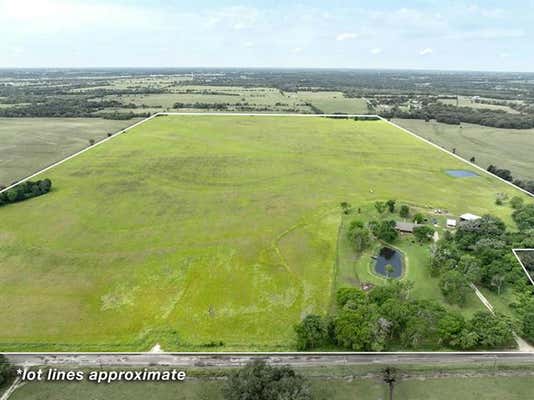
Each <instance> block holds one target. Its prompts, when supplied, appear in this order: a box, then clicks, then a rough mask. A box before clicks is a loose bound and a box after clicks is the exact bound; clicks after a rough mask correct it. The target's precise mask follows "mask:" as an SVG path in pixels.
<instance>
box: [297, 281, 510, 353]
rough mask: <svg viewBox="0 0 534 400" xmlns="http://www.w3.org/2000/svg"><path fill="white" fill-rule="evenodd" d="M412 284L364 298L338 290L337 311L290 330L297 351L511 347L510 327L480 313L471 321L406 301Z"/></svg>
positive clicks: (433, 305)
mask: <svg viewBox="0 0 534 400" xmlns="http://www.w3.org/2000/svg"><path fill="white" fill-rule="evenodd" d="M412 287H413V283H411V282H402V281H388V284H387V285H385V286H377V287H375V288H373V289H372V290H371V291H369V292H364V291H363V290H362V289H360V288H341V289H339V290H338V291H337V293H336V305H337V308H336V311H335V312H334V313H333V314H331V315H327V316H321V315H313V314H312V315H308V316H306V317H305V318H304V319H303V320H302V321H301V322H300V323H299V324H297V325H296V326H295V332H296V336H297V348H298V349H299V350H312V349H327V348H343V349H347V350H350V351H387V350H393V351H394V350H397V349H399V348H402V349H413V350H422V349H429V350H436V349H442V348H450V349H456V350H472V349H500V348H507V347H510V346H512V345H513V344H514V336H513V333H512V328H511V322H510V321H509V319H508V318H507V317H505V316H503V315H500V314H496V315H493V314H491V313H490V312H487V311H479V312H477V313H475V314H474V315H473V317H471V318H470V319H465V318H464V317H463V316H462V315H461V314H459V313H456V312H452V311H448V310H447V309H446V308H445V307H443V306H442V305H440V304H439V303H438V302H436V301H433V300H416V299H412V298H411V296H410V294H411V293H410V292H411V289H412Z"/></svg>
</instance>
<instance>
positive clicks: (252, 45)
mask: <svg viewBox="0 0 534 400" xmlns="http://www.w3.org/2000/svg"><path fill="white" fill-rule="evenodd" d="M243 46H245V47H249V48H250V47H254V42H250V41H249V42H245V43H243Z"/></svg>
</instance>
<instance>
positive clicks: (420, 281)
mask: <svg viewBox="0 0 534 400" xmlns="http://www.w3.org/2000/svg"><path fill="white" fill-rule="evenodd" d="M361 211H362V213H361V214H354V213H353V214H351V215H349V216H346V217H345V218H343V220H344V221H343V225H342V229H341V231H340V237H339V245H338V264H337V273H336V282H335V287H336V289H337V288H340V287H346V286H359V285H360V284H361V283H372V284H373V285H384V284H386V282H387V279H386V278H385V277H383V276H381V275H379V274H377V273H376V272H375V271H374V265H375V260H374V259H373V257H374V256H376V255H378V252H379V250H380V248H381V247H383V246H384V244H382V243H380V242H377V241H375V242H374V243H373V244H372V245H371V247H370V248H369V249H366V250H365V251H363V252H362V253H358V252H356V251H354V249H353V247H352V245H351V243H350V241H349V239H348V237H347V227H348V225H349V223H350V221H351V220H353V219H360V220H363V221H371V220H381V219H393V220H396V221H402V220H403V218H400V217H399V215H398V213H395V214H390V213H389V212H386V213H385V214H384V215H381V216H379V215H378V213H377V212H376V211H374V207H373V206H368V207H364V208H362V209H361ZM415 211H418V210H417V209H414V210H413V211H412V213H414V212H415ZM428 215H429V216H430V215H431V214H428ZM437 219H438V220H439V219H443V218H437ZM440 223H442V224H443V222H442V221H440ZM436 230H438V232H440V234H442V232H441V231H442V229H441V228H439V227H438V228H436ZM389 246H393V247H395V248H396V249H398V250H400V251H401V252H402V253H403V255H404V268H405V269H404V274H403V276H402V277H401V279H402V280H408V281H411V282H413V283H414V287H413V290H412V292H411V295H412V296H413V297H414V298H416V299H433V300H436V301H438V302H440V303H443V304H444V305H446V307H447V308H449V309H450V310H454V311H457V312H460V313H461V314H463V315H464V316H465V317H470V316H472V315H473V313H475V312H477V311H484V310H485V308H484V305H483V304H482V303H481V302H480V300H479V299H478V298H477V297H476V295H475V293H474V292H473V293H471V292H470V293H469V294H468V297H467V301H466V303H465V305H464V306H463V307H459V306H456V305H450V304H447V303H446V302H445V299H444V297H443V295H442V294H441V290H440V289H439V278H436V277H433V276H431V274H430V267H429V266H430V243H428V244H426V243H425V244H421V243H418V242H417V241H416V240H415V239H414V237H413V235H411V234H402V235H401V236H400V238H399V239H398V240H397V241H396V242H395V243H394V244H393V245H389Z"/></svg>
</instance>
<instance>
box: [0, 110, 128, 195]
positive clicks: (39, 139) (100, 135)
mask: <svg viewBox="0 0 534 400" xmlns="http://www.w3.org/2000/svg"><path fill="white" fill-rule="evenodd" d="M136 121H138V120H130V121H112V120H106V119H100V118H0V185H5V186H7V185H8V184H10V183H11V182H13V181H15V180H18V179H21V178H24V177H26V176H28V175H30V174H32V173H34V172H37V171H38V170H40V169H42V168H43V167H45V166H47V165H49V164H52V163H53V162H55V161H58V160H61V159H63V158H65V157H66V156H68V155H70V154H73V153H75V152H76V151H79V150H81V149H83V148H85V147H87V146H88V145H89V139H94V140H95V141H99V140H102V139H104V138H105V137H106V136H107V134H108V133H109V132H111V133H115V132H117V131H118V130H120V129H123V128H125V127H127V126H128V125H132V124H134V123H135V122H136Z"/></svg>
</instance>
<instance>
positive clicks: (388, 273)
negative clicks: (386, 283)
mask: <svg viewBox="0 0 534 400" xmlns="http://www.w3.org/2000/svg"><path fill="white" fill-rule="evenodd" d="M393 272H395V267H394V266H393V265H391V264H388V265H386V276H387V277H388V278H390V277H391V274H392V273H393Z"/></svg>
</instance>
